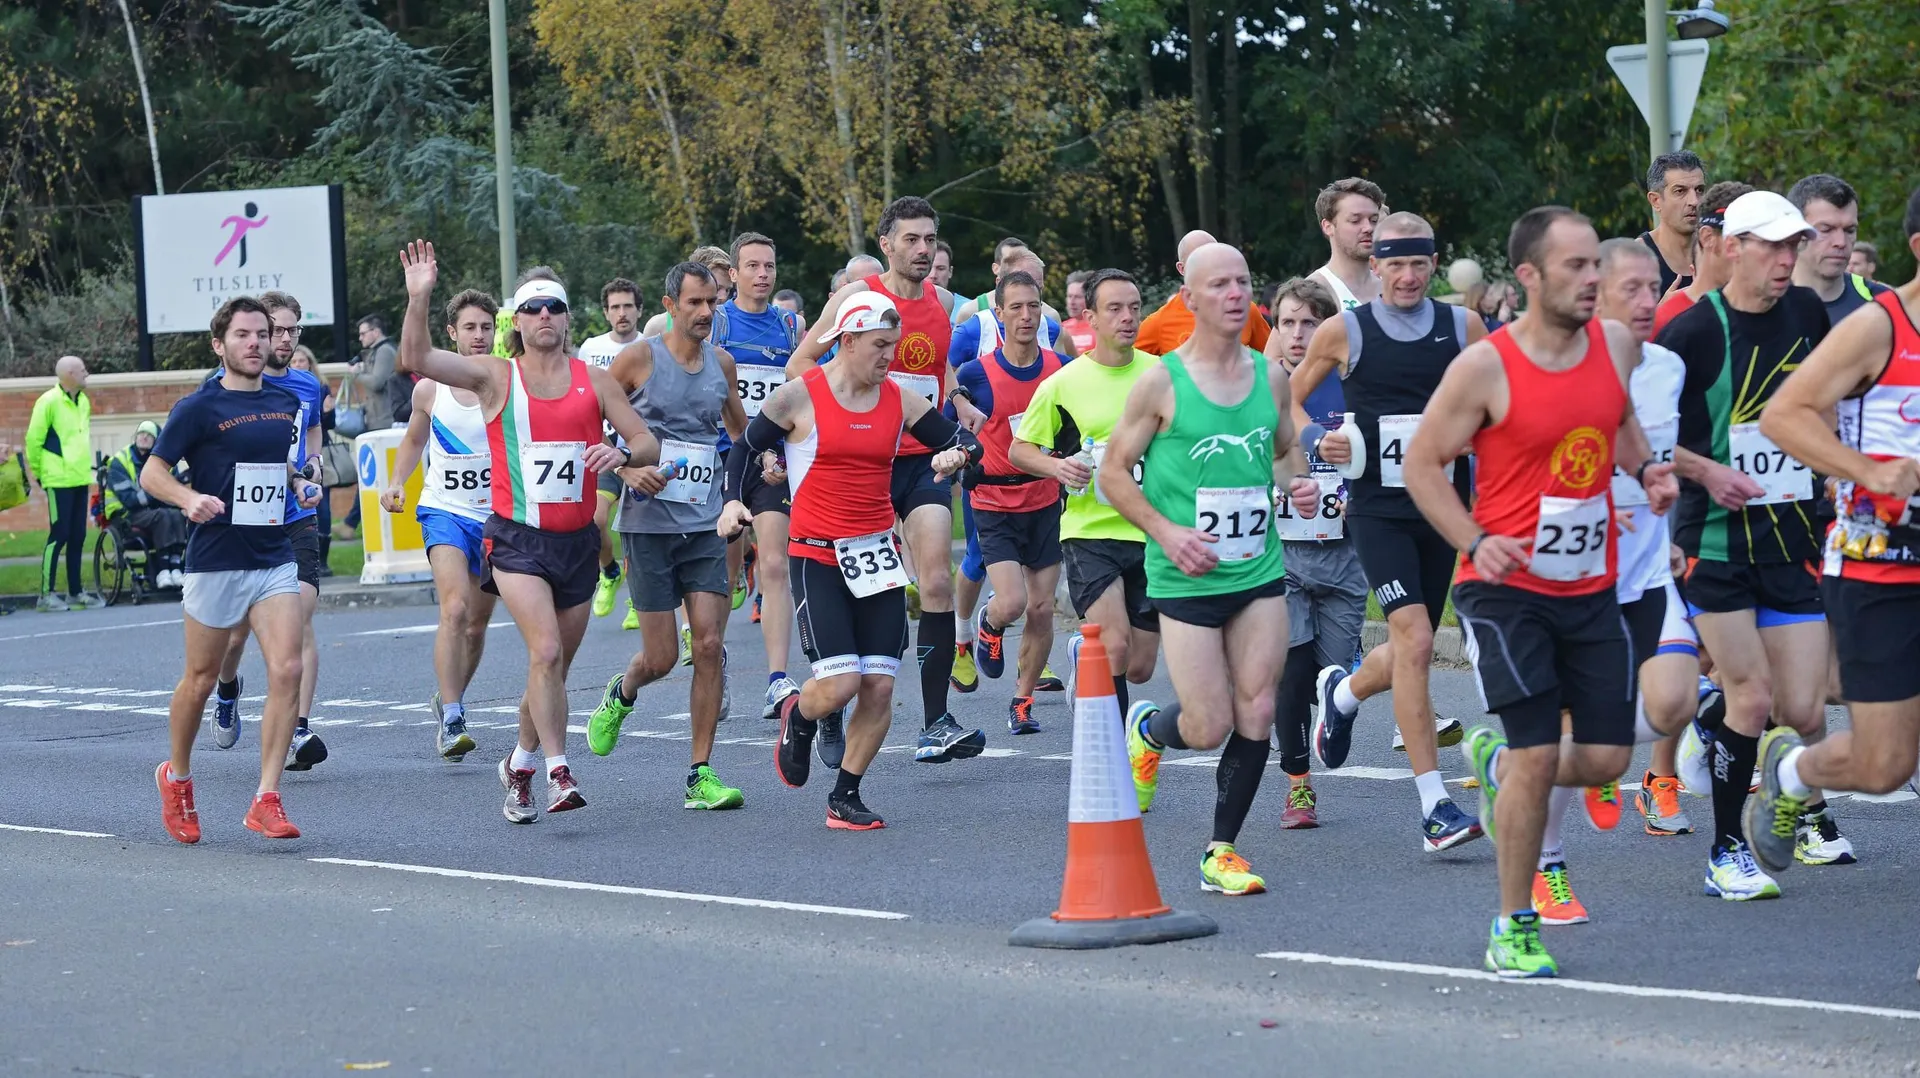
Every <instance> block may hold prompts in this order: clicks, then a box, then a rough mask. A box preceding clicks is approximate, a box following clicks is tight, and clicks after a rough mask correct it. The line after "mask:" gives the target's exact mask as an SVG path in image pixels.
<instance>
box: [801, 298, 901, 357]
mask: <svg viewBox="0 0 1920 1078" xmlns="http://www.w3.org/2000/svg"><path fill="white" fill-rule="evenodd" d="M888 311H892V312H893V316H894V322H893V324H894V325H895V326H898V325H899V324H900V308H898V307H895V306H894V305H893V300H891V299H889V298H887V296H886V295H885V294H884V293H881V292H873V291H867V292H855V293H854V294H853V295H851V296H848V297H847V301H846V302H845V303H843V304H841V305H840V317H838V318H836V319H834V320H833V325H832V326H831V327H830V328H829V329H828V330H827V331H826V332H825V333H822V334H821V335H820V343H821V344H832V343H833V342H834V341H835V340H837V339H839V337H840V335H841V334H843V333H866V332H869V331H871V330H876V329H886V328H888V326H887V323H886V322H885V321H884V320H883V319H882V317H881V316H882V315H884V314H886V313H887V312H888Z"/></svg>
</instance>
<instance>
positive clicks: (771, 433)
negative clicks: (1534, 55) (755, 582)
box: [719, 204, 980, 831]
mask: <svg viewBox="0 0 1920 1078" xmlns="http://www.w3.org/2000/svg"><path fill="white" fill-rule="evenodd" d="M923 205H924V204H923ZM908 208H909V209H917V208H918V207H914V206H911V204H910V205H909V207H908ZM929 212H930V211H929ZM892 224H895V222H892V221H889V222H886V223H885V224H883V227H882V228H881V236H882V237H883V238H884V237H888V236H896V237H897V236H900V235H901V234H903V233H912V234H914V235H919V236H924V235H925V233H922V232H919V231H918V230H919V229H921V228H923V227H926V226H924V225H921V224H915V223H913V219H912V218H908V219H906V221H905V222H904V223H900V224H899V225H898V230H897V231H896V230H895V229H893V228H888V227H885V226H886V225H892ZM883 242H884V239H883ZM916 246H922V247H923V249H924V245H919V244H916ZM897 257H898V258H899V260H900V261H901V262H902V263H908V262H910V261H911V260H912V257H911V255H909V254H908V252H907V249H906V244H905V243H904V242H903V243H902V248H901V249H899V255H898V256H897ZM916 283H917V282H916ZM830 306H831V307H832V308H833V312H832V318H831V319H823V320H822V321H823V322H824V323H825V325H826V326H827V330H826V332H825V333H823V334H821V335H820V336H819V337H818V338H815V340H816V341H819V342H831V341H837V342H839V343H840V344H841V354H840V355H839V357H838V358H837V359H835V361H834V362H833V363H830V364H828V365H827V366H825V367H820V366H814V367H809V368H808V369H807V370H806V371H805V372H804V373H802V374H801V375H800V376H799V377H797V378H795V379H794V380H793V381H792V382H789V383H787V384H786V385H783V386H781V387H780V388H779V389H777V390H775V391H774V393H773V395H772V396H770V397H768V398H767V401H766V405H765V407H763V408H762V409H761V411H760V414H759V415H757V416H755V417H754V418H753V421H752V422H751V423H750V424H749V425H748V427H747V431H746V434H745V436H744V437H742V438H739V439H737V440H735V442H734V445H733V449H732V451H730V452H729V453H728V454H727V489H728V490H740V489H742V488H741V482H742V479H743V477H744V475H745V472H746V471H747V469H748V467H749V466H750V465H751V464H752V462H754V461H755V460H756V459H758V457H759V456H760V454H762V453H766V452H768V451H770V450H772V449H773V448H774V447H775V446H776V445H779V444H780V443H782V442H784V443H785V444H786V452H787V464H788V470H789V475H790V476H791V479H790V480H789V481H790V482H791V484H792V488H793V539H792V544H791V546H789V548H788V553H789V554H790V555H792V561H791V562H790V563H789V567H790V569H791V570H792V576H791V578H790V580H791V585H792V588H793V600H794V614H795V616H796V617H797V618H798V620H799V623H800V646H801V648H802V649H804V650H805V651H806V653H807V658H808V660H809V661H811V662H812V664H813V676H812V677H810V678H808V679H807V682H806V684H804V685H802V686H801V687H800V688H799V690H798V691H794V692H789V693H787V694H785V695H784V696H782V697H781V698H780V710H779V714H780V744H779V747H778V748H777V749H776V750H775V752H774V767H775V769H776V770H777V771H778V772H779V775H780V781H781V782H784V783H786V784H787V786H789V787H791V788H794V789H798V788H799V787H801V786H804V785H806V783H807V777H808V774H809V773H810V771H811V769H812V766H813V762H812V756H811V753H812V747H813V744H812V743H813V738H814V735H815V733H816V732H817V731H818V729H819V724H820V722H821V721H822V720H824V719H826V718H828V717H830V716H837V715H839V714H840V711H841V709H842V708H845V707H846V706H847V704H848V703H849V702H851V701H852V700H853V699H854V697H855V696H856V695H857V696H858V697H859V703H858V704H856V705H855V706H854V709H853V715H852V716H851V717H850V718H848V719H847V721H846V749H845V756H844V758H843V759H842V760H841V761H840V769H839V770H840V774H839V776H838V778H837V779H836V780H835V782H834V787H833V790H832V792H831V793H829V794H828V795H827V826H828V827H830V828H833V829H835V830H847V831H871V830H875V829H877V828H881V827H885V826H886V821H884V820H883V819H881V817H880V815H879V814H878V813H876V812H874V811H872V810H870V809H868V808H867V806H866V803H865V802H864V801H862V800H861V797H860V780H861V779H862V778H863V777H865V775H866V773H867V769H868V767H869V766H870V765H871V764H872V763H873V759H874V756H875V755H876V754H878V753H879V751H880V744H881V742H883V741H885V740H886V736H887V728H888V726H889V725H890V724H891V722H892V718H893V682H894V677H895V675H896V674H897V673H898V672H899V669H900V653H901V651H903V650H904V649H905V648H906V644H907V606H906V599H905V595H904V589H905V587H906V583H907V574H906V566H905V564H903V561H902V559H901V557H900V541H899V538H898V537H897V536H896V535H895V534H894V531H893V522H894V517H895V514H896V512H897V509H896V507H895V504H894V498H893V497H892V496H891V492H890V491H889V489H888V488H889V482H888V480H889V477H890V476H892V475H893V474H895V467H894V460H895V457H896V455H897V454H898V453H900V452H902V451H903V450H904V448H905V447H904V445H903V444H902V443H903V441H904V439H905V436H906V435H907V434H911V435H912V436H913V438H914V440H915V441H914V444H916V445H918V446H921V447H923V448H924V449H925V450H926V452H923V453H922V454H921V456H923V457H925V458H926V460H925V464H926V466H927V467H928V468H929V469H930V470H931V471H932V473H933V474H934V475H935V476H936V477H939V478H941V479H943V480H945V479H947V478H948V477H950V476H951V475H952V474H953V473H954V472H955V471H958V470H959V469H960V468H961V467H964V466H965V465H967V464H969V463H978V462H979V460H980V443H979V442H977V441H975V440H974V438H973V436H972V435H970V434H968V433H966V431H965V430H963V429H962V428H960V427H959V426H957V425H955V424H954V423H953V422H952V421H951V420H948V419H947V418H946V417H945V416H943V415H941V414H940V410H939V409H938V408H936V407H934V405H933V402H932V401H929V400H927V399H926V398H924V397H922V396H921V395H920V394H919V393H918V392H917V391H916V390H909V389H903V388H901V386H900V384H899V383H898V382H897V381H896V380H894V378H893V377H892V373H893V368H894V365H895V363H894V352H895V350H896V348H898V347H900V344H901V325H902V319H901V317H900V312H899V311H898V310H897V309H896V307H895V305H894V301H893V299H892V298H891V297H889V296H888V295H887V294H886V293H884V292H881V291H879V290H877V289H873V290H869V291H866V292H849V293H847V294H845V295H842V296H836V297H834V301H833V303H832V304H830ZM921 332H924V330H922V331H921ZM751 517H752V513H751V512H750V511H749V510H748V508H747V506H746V505H745V504H744V503H742V502H740V501H739V500H737V499H734V500H729V501H728V503H727V506H726V509H725V510H723V511H722V513H721V516H720V523H719V530H720V533H721V534H723V535H731V534H734V533H737V532H738V531H739V530H740V529H741V528H744V527H745V526H746V525H747V523H748V521H749V520H750V519H751ZM943 564H944V563H943Z"/></svg>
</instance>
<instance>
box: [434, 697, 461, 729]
mask: <svg viewBox="0 0 1920 1078" xmlns="http://www.w3.org/2000/svg"><path fill="white" fill-rule="evenodd" d="M466 718H467V705H465V704H463V703H461V702H460V701H458V700H455V701H454V702H453V703H451V704H441V705H440V721H441V722H443V723H445V724H447V725H448V726H452V725H453V724H454V723H456V722H464V721H466Z"/></svg>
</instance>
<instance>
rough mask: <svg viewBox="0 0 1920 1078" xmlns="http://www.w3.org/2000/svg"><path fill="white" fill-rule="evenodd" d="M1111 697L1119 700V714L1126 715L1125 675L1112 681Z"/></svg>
mask: <svg viewBox="0 0 1920 1078" xmlns="http://www.w3.org/2000/svg"><path fill="white" fill-rule="evenodd" d="M1113 695H1114V696H1116V697H1118V698H1119V700H1120V714H1122V715H1125V714H1126V713H1127V678H1126V675H1125V674H1122V675H1121V676H1119V677H1117V678H1114V679H1113Z"/></svg>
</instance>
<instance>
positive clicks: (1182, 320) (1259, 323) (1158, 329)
mask: <svg viewBox="0 0 1920 1078" xmlns="http://www.w3.org/2000/svg"><path fill="white" fill-rule="evenodd" d="M1213 242H1215V240H1214V238H1213V235H1212V234H1211V233H1208V232H1199V231H1194V232H1189V233H1187V234H1186V235H1185V236H1182V237H1180V246H1179V248H1178V251H1179V256H1180V257H1179V259H1178V260H1176V261H1175V262H1174V264H1173V270H1174V272H1175V273H1178V274H1180V275H1181V276H1182V278H1184V277H1185V276H1186V272H1187V270H1186V264H1187V259H1189V258H1191V257H1192V256H1193V252H1195V251H1197V250H1199V249H1200V248H1202V247H1204V246H1206V245H1207V244H1210V243H1213ZM1193 327H1194V318H1193V312H1192V311H1191V310H1189V309H1188V308H1187V306H1186V301H1185V300H1183V299H1181V298H1180V293H1179V292H1178V291H1176V292H1174V294H1173V295H1172V296H1169V297H1168V298H1167V302H1166V303H1164V304H1162V305H1161V307H1160V309H1159V310H1157V311H1155V312H1153V313H1152V314H1150V315H1148V316H1147V317H1146V320H1145V321H1143V322H1141V323H1140V336H1139V337H1138V339H1136V341H1135V342H1134V343H1135V344H1136V345H1137V346H1138V347H1139V348H1140V349H1141V350H1142V351H1146V352H1151V353H1153V354H1154V355H1156V356H1159V355H1165V354H1166V353H1168V352H1171V351H1173V350H1174V349H1176V348H1178V347H1180V346H1181V344H1183V343H1185V342H1186V339H1187V338H1188V337H1190V336H1192V335H1193ZM1269 332H1271V327H1269V326H1268V325H1267V320H1266V319H1264V318H1262V317H1260V312H1259V311H1256V310H1252V309H1251V307H1249V309H1248V311H1247V321H1246V324H1245V325H1244V326H1243V327H1242V328H1241V330H1240V343H1241V344H1244V345H1246V346H1247V347H1248V348H1251V349H1253V350H1254V351H1256V352H1258V351H1261V350H1262V349H1264V348H1266V346H1267V334H1268V333H1269Z"/></svg>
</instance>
